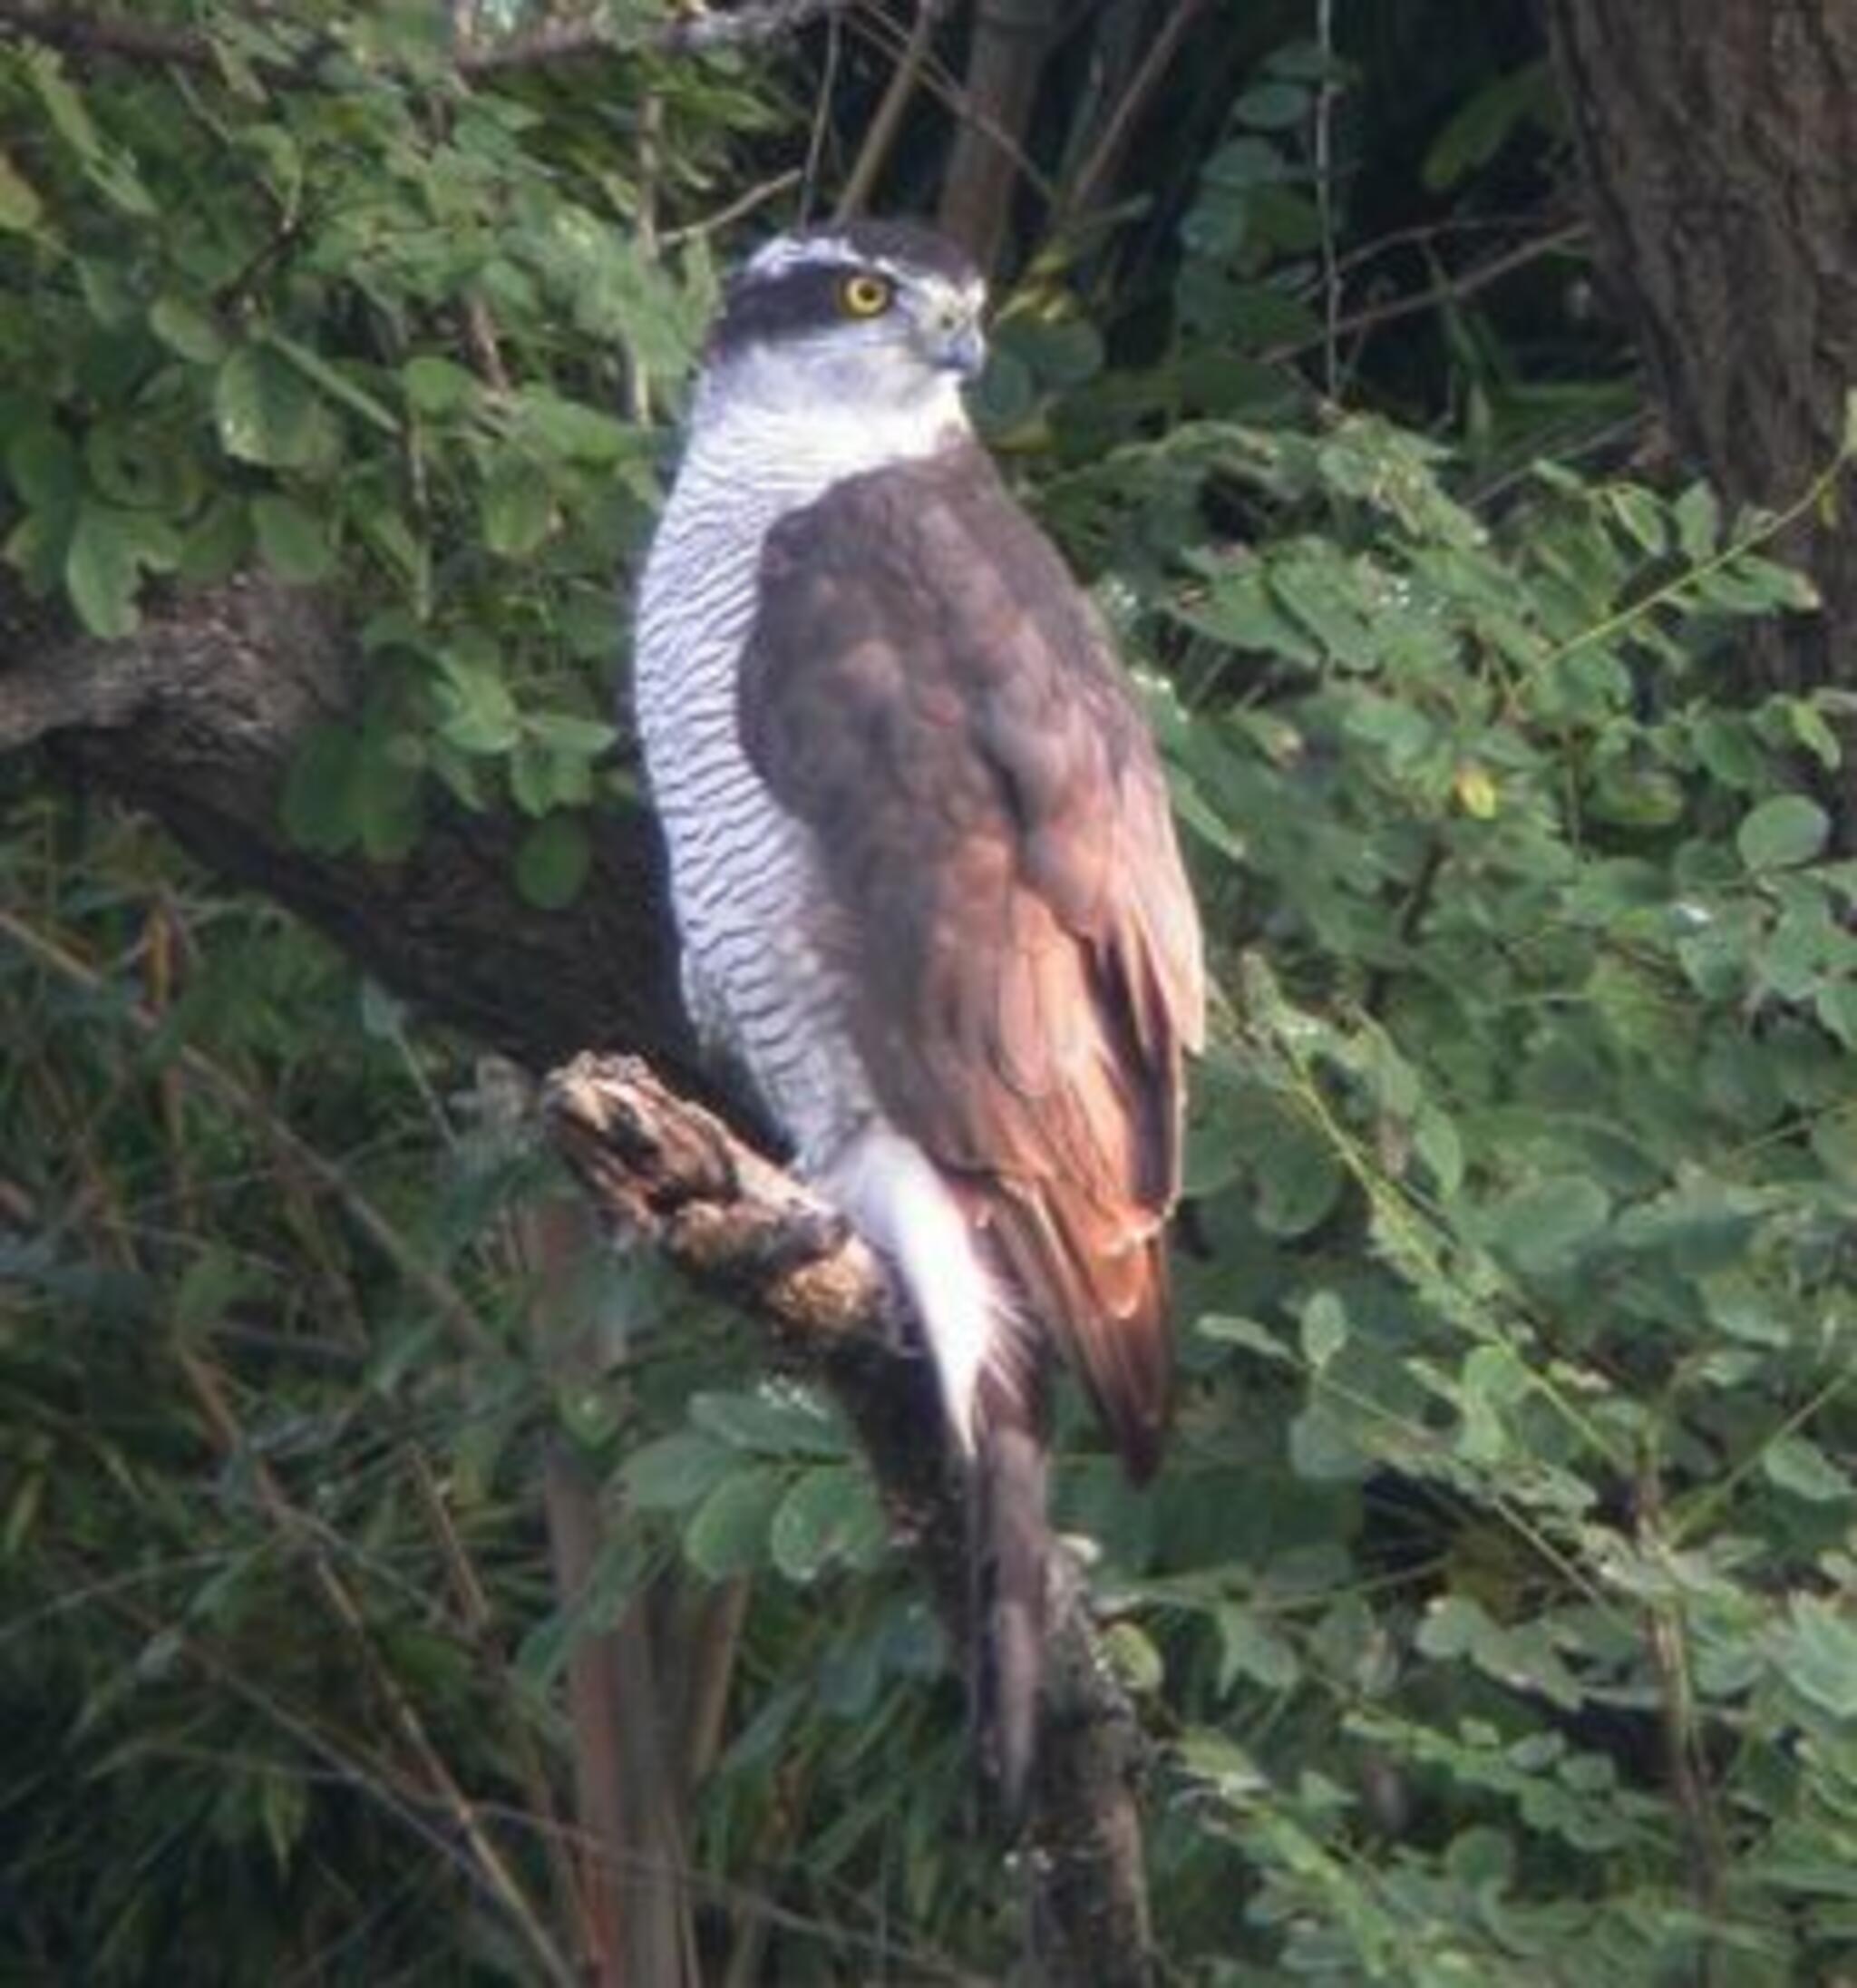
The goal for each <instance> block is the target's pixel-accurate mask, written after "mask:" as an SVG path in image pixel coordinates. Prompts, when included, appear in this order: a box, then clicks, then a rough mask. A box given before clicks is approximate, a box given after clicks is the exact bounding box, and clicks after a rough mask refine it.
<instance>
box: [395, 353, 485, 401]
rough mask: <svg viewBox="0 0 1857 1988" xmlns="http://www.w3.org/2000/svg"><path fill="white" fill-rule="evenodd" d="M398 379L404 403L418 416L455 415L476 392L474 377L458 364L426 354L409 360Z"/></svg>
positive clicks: (478, 389)
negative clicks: (408, 404)
mask: <svg viewBox="0 0 1857 1988" xmlns="http://www.w3.org/2000/svg"><path fill="white" fill-rule="evenodd" d="M400 380H401V384H402V385H403V386H404V387H405V389H406V398H407V400H408V401H409V402H410V403H411V404H412V405H413V408H414V409H415V411H416V412H418V413H419V414H433V415H443V414H456V413H457V412H458V410H459V409H460V408H462V407H467V406H469V405H470V404H472V402H473V401H474V400H475V399H476V398H477V395H478V394H479V392H480V388H479V386H478V384H477V380H476V378H475V376H474V375H472V374H470V373H468V372H466V371H465V369H464V368H463V367H462V365H456V364H454V363H453V362H452V360H450V359H439V358H433V357H432V356H430V355H425V356H421V357H419V358H417V359H409V360H408V361H407V362H406V364H405V365H403V366H402V367H401V369H400Z"/></svg>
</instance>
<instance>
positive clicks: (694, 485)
mask: <svg viewBox="0 0 1857 1988" xmlns="http://www.w3.org/2000/svg"><path fill="white" fill-rule="evenodd" d="M984 302H985V288H984V286H983V284H982V281H981V279H980V277H979V275H978V273H977V270H976V269H975V268H973V266H972V265H971V263H970V262H969V261H968V259H967V257H966V256H965V255H964V254H963V253H962V252H961V251H960V250H959V249H958V248H955V247H954V246H953V245H952V244H951V243H949V242H948V241H946V240H944V239H941V238H940V237H938V236H937V235H935V234H933V233H930V232H929V231H928V230H926V229H919V228H917V227H913V226H910V225H908V224H904V223H899V222H875V221H858V222H851V223H847V224H843V225H839V226H832V227H822V228H816V229H805V230H801V231H798V232H794V233H790V234H784V235H781V236H778V237H777V238H775V239H773V240H772V241H770V242H769V243H768V244H767V245H766V246H765V247H764V248H762V249H761V250H760V251H759V252H758V253H757V254H755V255H754V256H753V258H752V259H751V260H749V261H748V263H747V264H746V265H745V267H744V268H743V270H742V271H741V273H740V274H739V275H738V276H737V277H736V278H735V279H734V282H733V284H732V285H731V286H730V287H729V289H728V291H727V293H726V297H725V299H724V306H723V308H722V311H721V313H720V316H719V318H718V321H717V323H716V325H715V328H714V331H713V333H712V335H711V337H710V339H709V343H708V346H707V348H706V351H705V358H704V364H703V367H702V371H701V376H700V378H699V380H698V383H697V386H696V392H695V402H694V408H693V414H692V417H691V421H690V425H689V435H688V443H687V447H686V450H685V455H684V458H683V462H682V465H681V467H680V469H679V471H678V473H677V475H676V483H675V486H674V488H673V490H672V492H671V495H670V498H669V502H668V503H667V505H666V510H665V512H664V515H663V518H662V521H661V522H660V524H659V527H658V530H657V533H656V538H655V540H654V541H653V544H652V547H651V551H650V556H649V559H648V560H647V566H646V570H645V576H644V582H643V588H642V591H641V594H640V598H639V602H638V611H637V649H636V668H635V695H636V699H637V713H638V719H639V726H640V730H641V733H642V736H643V742H644V747H645V756H646V763H647V774H648V777H649V782H650V785H651V789H652V793H653V796H654V799H655V801H656V806H657V809H658V811H659V814H660V816H661V819H662V823H663V827H664V832H665V837H666V844H667V848H668V853H669V861H670V873H671V885H672V892H671V894H672V901H673V904H674V907H675V911H676V921H677V926H678V931H679V938H680V941H681V948H682V951H681V960H682V974H683V986H684V992H685V999H686V1002H687V1004H688V1007H689V1010H690V1014H691V1018H692V1019H693V1021H694V1022H695V1025H696V1028H697V1029H698V1032H699V1034H700V1035H701V1036H702V1037H703V1038H705V1041H706V1042H707V1043H708V1044H709V1045H710V1046H711V1047H712V1048H715V1050H717V1051H718V1052H720V1053H723V1054H725V1055H726V1056H728V1057H730V1058H731V1059H732V1060H733V1061H734V1063H735V1064H736V1065H737V1066H738V1067H740V1068H742V1069H744V1070H745V1072H746V1074H747V1076H748V1077H749V1078H750V1079H751V1080H752V1083H753V1087H754V1088H755V1090H756V1091H757V1093H758V1094H759V1096H760V1098H761V1100H762V1101H763V1104H764V1105H765V1106H766V1107H767V1109H768V1111H769V1113H770V1114H771V1116H773V1119H774V1121H775V1122H776V1123H777V1124H778V1126H780V1127H781V1128H782V1129H783V1132H784V1133H785V1135H787V1137H788V1138H789V1139H790V1140H791V1141H792V1146H793V1149H794V1153H795V1155H796V1159H797V1162H798V1164H799V1165H800V1167H801V1169H802V1172H803V1173H804V1174H806V1175H807V1177H809V1178H810V1180H811V1181H812V1183H813V1184H815V1185H816V1186H817V1187H818V1188H820V1189H821V1190H822V1192H823V1193H824V1194H826V1195H827V1196H828V1197H830V1198H831V1200H832V1201H834V1202H835V1203H836V1204H837V1205H838V1206H839V1207H840V1208H841V1210H842V1211H843V1212H844V1213H845V1214H846V1215H847V1216H848V1217H849V1219H850V1220H851V1223H853V1225H854V1226H855V1227H856V1228H857V1230H858V1231H859V1232H860V1233H861V1234H862V1235H863V1236H864V1237H865V1238H866V1239H867V1240H868V1241H869V1242H871V1243H872V1244H874V1245H875V1246H876V1247H877V1249H878V1250H879V1251H880V1252H882V1253H883V1254H884V1255H885V1256H886V1257H887V1258H888V1259H889V1260H890V1262H891V1263H892V1264H893V1266H894V1268H895V1270H896V1272H897V1274H898V1275H899V1279H900V1281H901V1284H902V1286H903V1288H904V1291H905V1292H906V1294H907V1296H908V1299H909V1304H910V1307H911V1309H912V1311H914V1313H915V1315H916V1317H917V1318H918V1319H919V1321H920V1325H921V1328H922V1332H923V1336H924V1338H925V1340H926V1342H927V1347H928V1351H929V1357H930V1359H932V1361H933V1364H934V1369H935V1371H936V1375H937V1378H938V1384H939V1390H940V1396H941V1399H942V1402H943V1404H944V1406H945V1408H946V1412H947V1417H948V1424H949V1427H950V1429H951V1431H952V1435H953V1438H954V1441H955V1443H956V1445H957V1446H958V1451H959V1453H960V1454H961V1456H962V1457H963V1459H964V1462H965V1465H966V1467H967V1471H968V1474H969V1484H970V1498H969V1503H970V1510H971V1511H972V1513H973V1514H974V1522H973V1528H972V1529H973V1538H974V1550H975V1552H976V1554H977V1562H978V1573H977V1580H978V1590H977V1592H978V1593H980V1595H981V1596H982V1597H983V1598H984V1600H983V1604H982V1608H981V1612H980V1613H981V1616H982V1618H983V1620H984V1623H985V1628H984V1631H983V1632H982V1633H981V1637H980V1641H981V1642H982V1643H983V1644H984V1646H985V1647H984V1652H983V1654H982V1655H981V1657H980V1660H979V1662H978V1667H977V1680H978V1695H979V1699H980V1705H979V1708H978V1709H979V1711H980V1719H981V1730H982V1731H983V1733H984V1734H985V1735H986V1740H987V1750H988V1754H989V1757H990V1764H991V1766H992V1768H993V1769H994V1771H995V1773H996V1775H997V1778H998V1779H999V1781H1000V1783H1001V1784H1002V1788H1003V1792H1004V1798H1005V1800H1006V1805H1007V1808H1008V1810H1009V1812H1016V1810H1017V1808H1018V1805H1019V1803H1020V1801H1021V1799H1022V1798H1023V1796H1024V1794H1025V1791H1026V1778H1027V1775H1028V1773H1029V1772H1030V1769H1031V1765H1032V1756H1033V1743H1034V1733H1035V1721H1036V1704H1037V1692H1038V1687H1039V1681H1040V1676H1041V1661H1042V1660H1041V1653H1042V1643H1043V1633H1044V1620H1045V1582H1046V1554H1047V1543H1048V1537H1049V1535H1048V1534H1047V1532H1046V1530H1045V1515H1044V1514H1045V1421H1046V1414H1047V1391H1048V1375H1049V1368H1050V1365H1051V1362H1050V1359H1049V1358H1048V1350H1050V1349H1053V1348H1055V1349H1056V1350H1058V1351H1060V1352H1061V1353H1062V1354H1063V1355H1064V1356H1065V1357H1066V1358H1067V1359H1068V1360H1069V1362H1070V1364H1071V1365H1072V1367H1073V1368H1074V1369H1075V1370H1076V1372H1077V1373H1078V1374H1079V1375H1080V1377H1081V1378H1082V1380H1083V1382H1084V1386H1085V1388H1086V1389H1088V1391H1089V1393H1090V1395H1091V1397H1092V1398H1094V1402H1095V1405H1096V1407H1097V1408H1098V1409H1099V1411H1100V1412H1101V1415H1102V1417H1103V1419H1104V1422H1105V1423H1106V1424H1107V1426H1108V1428H1109V1430H1110V1432H1111V1434H1112V1435H1113V1438H1114V1440H1115V1443H1116V1445H1117V1447H1119V1449H1120V1451H1121V1454H1122V1457H1123V1461H1124V1463H1125V1465H1126V1467H1127V1469H1128V1471H1129V1473H1130V1475H1131V1476H1133V1477H1135V1478H1136V1479H1138V1480H1139V1479H1142V1478H1145V1477H1146V1476H1148V1474H1149V1473H1150V1472H1151V1471H1152V1469H1153V1467H1154V1466H1155V1464H1156V1462H1157V1460H1158V1458H1159V1456H1160V1452H1161V1447H1162V1442H1163V1439H1164V1437H1165V1434H1166V1428H1167V1423H1168V1418H1169V1408H1170V1396H1171V1372H1172V1347H1171V1340H1170V1328H1169V1323H1168V1315H1167V1311H1168V1291H1167V1262H1166V1238H1165V1233H1164V1232H1165V1226H1166V1223H1167V1219H1168V1214H1169V1212H1170V1210H1171V1209H1172V1204H1173V1203H1174V1200H1175V1198H1176V1196H1177V1194H1178V1193H1179V1188H1180V1145H1181V1081H1182V1080H1181V1057H1182V1052H1183V1051H1185V1050H1191V1049H1195V1048H1198V1047H1199V1045H1200V1041H1201V1028H1202V1021H1203V1004H1204V996H1203V987H1202V979H1201V940H1200V929H1199V922H1198V919H1197V916H1196V914H1195V911H1194V908H1193V902H1192V899H1191V894H1190V892H1189V891H1188V887H1187V883H1186V881H1185V878H1184V875H1183V873H1182V871H1181V861H1180V854H1179V851H1178V849H1177V847H1176V844H1175V842H1174V833H1173V826H1172V819H1171V816H1170V814H1169V811H1168V803H1167V792H1166V787H1165V784H1164V782H1163V779H1162V773H1161V770H1160V767H1159V765H1158V763H1157V761H1156V757H1155V754H1154V750H1153V747H1152V743H1151V741H1150V739H1149V736H1148V734H1147V731H1146V728H1145V726H1144V725H1143V723H1142V717H1141V716H1140V713H1139V712H1138V710H1137V708H1136V706H1135V703H1134V700H1133V692H1132V690H1131V688H1130V686H1129V684H1128V682H1127V680H1126V679H1125V677H1124V676H1123V671H1122V668H1121V667H1120V665H1119V664H1118V662H1117V660H1116V658H1115V656H1114V654H1113V649H1112V648H1111V645H1110V642H1109V639H1108V637H1107V635H1106V633H1105V630H1104V627H1103V624H1102V623H1101V621H1100V620H1099V619H1098V618H1097V616H1096V614H1095V612H1094V609H1093V608H1092V606H1091V604H1090V602H1089V600H1088V599H1087V598H1086V597H1085V595H1084V592H1083V591H1082V590H1081V589H1080V588H1079V587H1078V585H1077V584H1076V582H1075V581H1074V580H1073V579H1072V577H1071V575H1070V574H1069V572H1068V571H1067V570H1066V569H1065V565H1064V562H1063V560H1061V558H1060V557H1059V555H1058V553H1057V552H1056V551H1055V549H1054V548H1053V546H1052V545H1051V543H1050V541H1048V540H1047V539H1046V538H1045V535H1044V533H1043V532H1042V531H1040V530H1039V529H1038V527H1037V526H1036V525H1035V523H1034V522H1033V521H1032V520H1031V519H1030V518H1029V517H1028V516H1027V515H1026V512H1024V511H1023V510H1022V509H1021V508H1020V506H1019V505H1018V503H1017V502H1016V501H1015V500H1014V498H1013V497H1012V495H1011V494H1010V492H1008V491H1007V489H1006V486H1005V484H1004V483H1003V482H1002V481H1001V480H1000V477H999V474H998V473H997V470H996V469H995V468H994V465H993V463H992V462H991V460H990V459H989V458H988V456H987V453H986V452H985V451H984V450H983V449H982V448H981V447H980V445H979V443H977V441H976V439H975V437H974V434H973V431H972V429H971V427H970V426H969V424H968V421H967V414H966V413H965V410H964V408H963V405H962V402H961V397H960V385H961V383H962V381H963V380H964V379H967V378H969V377H971V376H972V375H975V374H976V373H977V371H978V369H979V367H980V365H981V363H982V360H983V358H984V354H985V347H984V342H983V338H982V333H981V328H980V317H981V310H982V307H983V305H984Z"/></svg>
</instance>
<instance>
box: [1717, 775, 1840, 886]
mask: <svg viewBox="0 0 1857 1988" xmlns="http://www.w3.org/2000/svg"><path fill="white" fill-rule="evenodd" d="M1831 831H1832V824H1831V822H1830V819H1829V818H1828V816H1827V815H1826V814H1825V812H1824V810H1823V808H1822V807H1820V806H1819V805H1818V804H1817V803H1816V802H1814V801H1808V800H1807V799H1806V798H1805V796H1804V794H1781V795H1779V796H1778V797H1777V798H1776V799H1774V800H1772V801H1763V802H1762V803H1761V804H1760V805H1759V806H1758V807H1757V808H1755V810H1754V811H1753V813H1752V814H1748V815H1745V817H1744V818H1743V820H1742V823H1741V825H1740V827H1739V828H1738V829H1736V830H1735V848H1736V849H1737V850H1739V851H1740V853H1741V860H1742V862H1745V864H1746V865H1747V867H1748V868H1749V869H1750V870H1790V869H1794V868H1795V867H1796V866H1797V865H1798V864H1800V863H1803V862H1811V861H1812V860H1813V857H1814V856H1816V855H1818V854H1819V853H1821V852H1822V851H1823V848H1824V845H1825V843H1826V841H1827V839H1828V838H1829V836H1830V834H1831Z"/></svg>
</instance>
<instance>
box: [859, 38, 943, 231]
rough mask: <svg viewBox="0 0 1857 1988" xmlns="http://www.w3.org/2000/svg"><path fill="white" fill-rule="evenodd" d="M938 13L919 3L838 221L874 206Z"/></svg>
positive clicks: (868, 133) (924, 58)
mask: <svg viewBox="0 0 1857 1988" xmlns="http://www.w3.org/2000/svg"><path fill="white" fill-rule="evenodd" d="M938 12H939V10H938V7H937V6H936V5H934V0H916V18H915V20H914V21H913V22H911V24H910V25H909V40H908V42H907V43H905V44H904V46H903V53H902V59H901V60H900V61H899V63H897V65H896V67H895V68H894V69H893V70H891V71H890V82H889V83H888V84H887V85H886V86H885V89H884V92H883V95H882V98H881V100H880V102H879V103H878V106H877V110H876V112H875V114H874V115H873V116H872V117H871V120H870V125H869V126H868V128H867V129H866V131H865V132H864V142H863V144H862V145H861V146H860V148H859V150H858V158H857V162H856V164H855V165H853V166H852V168H851V175H850V177H849V178H848V179H847V180H845V184H844V191H843V192H842V193H841V194H840V195H839V197H838V208H837V210H836V218H837V219H839V220H845V219H849V218H850V217H851V215H853V214H861V213H862V212H863V211H864V210H865V209H866V208H867V207H868V206H869V205H870V195H871V193H872V192H873V191H874V190H875V189H876V186H877V181H878V178H879V176H880V174H881V172H882V171H883V169H884V166H885V165H886V164H887V163H888V161H889V159H890V150H891V148H892V147H893V146H894V145H895V143H896V137H897V133H898V132H899V131H900V130H901V129H902V122H903V112H905V111H907V110H908V109H909V99H910V98H911V97H912V96H914V95H915V93H916V86H917V85H918V83H920V82H921V80H922V65H923V63H926V62H927V61H928V59H929V42H930V39H931V37H932V36H933V34H934V33H935V23H936V19H937V16H938Z"/></svg>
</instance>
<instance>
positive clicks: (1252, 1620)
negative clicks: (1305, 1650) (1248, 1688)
mask: <svg viewBox="0 0 1857 1988" xmlns="http://www.w3.org/2000/svg"><path fill="white" fill-rule="evenodd" d="M1212 1620H1213V1624H1214V1626H1215V1627H1216V1628H1217V1630H1218V1632H1219V1689H1220V1691H1230V1689H1231V1688H1232V1686H1233V1685H1234V1684H1236V1683H1237V1682H1238V1681H1239V1679H1240V1678H1241V1677H1244V1678H1249V1680H1250V1681H1251V1682H1252V1683H1253V1684H1260V1685H1262V1687H1263V1688H1264V1690H1265V1691H1290V1690H1292V1689H1293V1688H1294V1687H1295V1686H1296V1685H1297V1684H1298V1682H1299V1681H1300V1680H1301V1677H1302V1663H1301V1662H1300V1660H1299V1659H1298V1656H1297V1653H1296V1652H1295V1650H1294V1649H1293V1648H1291V1646H1290V1645H1289V1643H1288V1642H1286V1641H1285V1639H1284V1638H1283V1637H1282V1636H1281V1635H1279V1633H1278V1632H1277V1631H1276V1630H1275V1629H1274V1628H1273V1627H1272V1626H1271V1624H1270V1623H1269V1622H1268V1621H1267V1620H1266V1619H1265V1618H1264V1617H1263V1616H1262V1615H1260V1614H1259V1613H1258V1612H1257V1610H1256V1609H1254V1608H1245V1607H1241V1606H1239V1605H1238V1604H1236V1603H1227V1604H1225V1605H1223V1606H1221V1607H1220V1608H1219V1609H1217V1610H1216V1611H1215V1612H1214V1613H1213V1618H1212Z"/></svg>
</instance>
